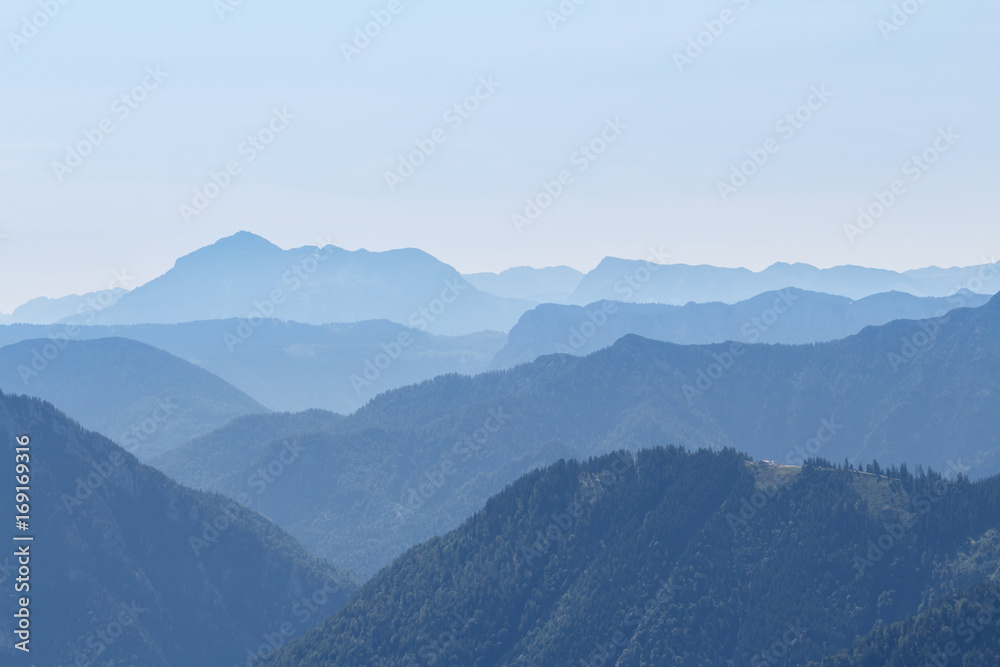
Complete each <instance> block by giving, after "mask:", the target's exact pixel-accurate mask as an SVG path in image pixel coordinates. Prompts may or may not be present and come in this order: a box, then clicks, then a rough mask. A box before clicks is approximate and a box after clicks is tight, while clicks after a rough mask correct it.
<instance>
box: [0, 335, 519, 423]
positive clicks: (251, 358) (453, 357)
mask: <svg viewBox="0 0 1000 667" xmlns="http://www.w3.org/2000/svg"><path fill="white" fill-rule="evenodd" d="M67 330H68V327H67V325H65V324H62V325H49V326H36V325H9V326H6V327H0V346H3V345H6V344H11V343H15V342H19V341H23V340H28V339H35V338H54V339H56V340H61V339H65V338H67V337H68V336H67ZM69 330H70V331H71V332H72V335H73V339H74V340H89V339H95V338H109V337H121V338H128V339H131V340H137V341H140V342H143V343H146V344H148V345H152V346H154V347H157V348H159V349H161V350H164V351H166V352H169V353H170V354H173V355H175V356H177V357H180V358H181V359H185V360H187V361H189V362H191V363H193V364H195V365H197V366H200V367H201V368H204V369H205V370H207V371H210V372H211V373H213V374H215V375H217V376H219V377H220V378H222V379H223V380H225V381H226V382H228V383H230V384H232V385H233V386H234V387H236V388H238V389H239V390H240V391H243V392H245V393H246V394H248V395H249V396H252V397H253V398H254V399H255V400H256V401H258V402H260V403H261V404H263V405H264V406H266V407H267V408H270V409H273V410H288V411H301V410H307V409H310V408H318V409H326V410H332V411H335V412H343V413H346V412H353V411H354V410H356V409H358V408H359V407H361V406H362V405H364V404H365V403H366V402H368V401H369V400H370V399H371V398H372V397H374V396H376V395H377V394H379V393H381V392H383V391H387V390H389V389H395V388H397V387H402V386H405V385H409V384H414V383H417V382H421V381H423V380H427V379H430V378H432V377H435V376H437V375H442V374H446V373H463V374H470V375H471V374H475V373H479V372H482V371H484V370H486V368H487V367H488V366H489V363H490V361H491V359H492V358H493V357H494V356H495V355H496V353H497V352H498V351H499V350H500V349H501V348H502V347H503V345H504V342H505V341H506V339H507V337H506V336H505V335H504V334H502V333H498V332H490V331H485V332H479V333H475V334H467V335H465V336H434V335H432V334H428V333H425V332H422V331H420V330H419V329H411V328H408V327H405V326H403V325H401V324H396V323H394V322H388V321H385V320H378V321H368V322H359V323H357V324H331V325H322V326H320V325H311V324H300V323H297V322H283V321H280V320H273V319H270V320H261V321H257V322H255V323H254V326H250V325H248V324H247V323H246V322H245V321H243V320H212V321H203V322H189V323H183V324H143V325H123V326H79V327H75V326H73V327H71V328H70V329H69Z"/></svg>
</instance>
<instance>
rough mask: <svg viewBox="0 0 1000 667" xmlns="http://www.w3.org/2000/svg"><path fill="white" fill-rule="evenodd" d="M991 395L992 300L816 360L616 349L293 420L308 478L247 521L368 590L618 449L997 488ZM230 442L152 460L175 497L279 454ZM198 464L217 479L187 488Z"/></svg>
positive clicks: (218, 485)
mask: <svg viewBox="0 0 1000 667" xmlns="http://www.w3.org/2000/svg"><path fill="white" fill-rule="evenodd" d="M998 378H1000V297H997V298H994V299H993V300H991V301H990V302H989V303H988V304H987V305H985V306H982V307H980V308H964V309H957V310H954V311H952V312H950V313H949V314H947V315H945V316H944V317H943V318H941V319H935V320H925V321H897V322H893V323H890V324H888V325H885V326H882V327H869V328H866V329H865V330H864V331H862V332H861V333H859V334H857V335H855V336H852V337H850V338H847V339H844V340H840V341H834V342H829V343H821V344H811V345H800V346H788V345H742V344H730V343H726V344H720V345H707V346H682V345H676V344H670V343H662V342H657V341H651V340H648V339H643V338H640V337H638V336H626V337H625V338H623V339H622V340H620V341H618V342H617V343H616V344H615V345H613V346H612V347H609V348H607V349H604V350H602V351H600V352H597V353H594V354H591V355H589V356H587V357H582V358H581V357H575V356H570V355H549V356H545V357H541V358H539V359H538V360H536V361H535V362H533V363H530V364H525V365H522V366H518V367H516V368H514V369H511V370H507V371H502V372H491V373H485V374H482V375H479V376H476V377H472V378H469V377H461V376H455V375H452V376H443V377H439V378H435V379H434V380H431V381H428V382H424V383H421V384H419V385H416V386H412V387H406V388H403V389H397V390H393V391H390V392H387V393H385V394H383V395H381V396H379V397H377V398H375V399H374V400H372V401H371V402H370V403H369V404H367V405H366V406H365V407H364V408H362V409H361V410H359V411H357V412H356V413H354V414H352V415H350V416H348V417H347V418H346V419H344V420H342V421H339V422H337V423H336V424H335V425H333V426H331V427H330V428H327V429H321V430H320V429H317V428H316V426H315V424H314V420H313V419H311V418H310V419H309V424H308V425H306V426H303V427H302V428H301V429H299V431H300V433H301V434H302V438H303V441H304V442H306V443H307V444H308V447H307V449H308V451H307V453H305V454H304V455H303V459H304V460H305V461H307V462H308V464H307V465H303V466H299V467H296V468H295V469H294V470H293V471H290V472H289V473H288V474H286V475H285V476H284V477H283V478H282V479H281V480H279V481H278V482H277V483H276V484H275V485H273V487H271V488H269V489H268V493H267V494H266V496H265V497H263V498H262V499H261V502H260V504H259V506H258V509H259V510H260V511H261V512H262V513H264V514H265V515H266V516H269V517H271V518H272V519H273V520H275V521H276V522H278V523H279V524H280V525H282V526H283V527H285V528H286V529H288V530H289V532H291V533H292V534H293V535H295V536H296V537H297V538H298V539H299V540H301V541H302V542H303V544H305V545H306V546H307V547H308V548H310V549H312V550H313V551H314V552H315V553H318V554H321V555H323V556H324V557H326V558H328V559H330V560H331V561H333V562H336V563H338V564H340V565H342V566H344V567H348V568H350V569H352V570H354V571H357V572H360V573H363V574H368V575H370V574H372V573H373V572H374V571H376V570H377V569H378V568H379V567H381V566H384V565H387V564H389V563H390V562H391V560H392V559H393V558H394V557H395V556H396V555H398V554H400V553H402V552H403V551H404V550H405V549H406V548H408V547H410V546H412V545H414V544H418V543H420V542H422V541H424V540H427V539H429V538H431V537H433V536H434V535H439V534H441V533H443V532H445V531H447V530H450V529H452V528H454V527H455V526H458V525H459V524H460V523H461V522H462V521H463V520H464V519H465V518H466V517H468V516H470V515H471V514H472V513H474V512H476V511H477V510H478V509H479V508H481V507H482V505H483V503H484V502H485V501H486V499H487V498H489V497H490V496H491V495H493V494H495V493H497V492H499V491H500V490H502V489H503V488H504V486H505V485H507V484H509V483H510V482H512V481H514V480H515V479H517V478H518V477H519V476H521V475H523V474H525V473H527V472H529V471H530V470H532V469H534V468H536V467H540V466H544V465H549V464H551V463H553V462H555V461H557V460H559V459H560V458H570V457H575V458H586V457H589V456H593V455H600V454H603V453H606V452H608V451H611V450H613V449H616V448H622V447H624V448H629V449H633V450H634V449H638V448H642V447H649V446H658V445H663V444H678V445H683V446H688V447H692V448H694V447H713V448H716V449H719V448H723V447H733V448H736V449H738V450H740V451H746V452H749V453H750V454H752V455H753V456H755V457H758V458H761V459H772V460H776V461H779V462H788V463H800V462H801V461H802V460H804V459H805V458H808V457H810V456H814V455H820V456H823V457H827V458H830V459H831V460H837V461H842V460H844V459H849V460H850V461H852V462H855V463H858V462H861V461H871V460H873V459H877V460H878V461H880V462H881V463H883V464H885V465H889V464H897V465H898V464H900V463H906V462H910V463H912V462H922V463H924V464H925V465H927V464H929V465H932V466H934V467H935V468H938V469H943V468H946V467H948V466H949V465H961V466H963V469H967V470H968V474H969V475H970V476H972V477H974V478H979V477H985V476H988V475H992V474H995V473H997V472H998V471H1000V435H998V433H997V428H996V426H997V414H1000V379H998ZM294 418H295V417H294V416H293V417H288V416H283V417H281V419H282V421H283V426H282V428H285V429H286V430H287V431H288V432H294V431H295V428H294V426H289V424H288V421H287V420H289V419H294ZM261 419H262V420H264V421H267V419H268V417H262V418H261ZM241 442H242V441H241V439H240V437H234V435H233V434H232V433H231V432H229V431H220V432H217V433H215V434H211V435H209V436H207V437H205V438H203V439H201V440H200V441H199V442H198V443H197V444H194V445H186V446H184V447H182V448H178V449H177V450H175V451H174V452H172V453H171V454H170V455H168V456H167V457H165V458H167V459H171V462H170V463H169V468H168V469H169V470H171V472H172V474H173V475H175V476H176V478H177V479H178V480H180V481H182V482H184V483H192V484H200V485H202V486H203V487H204V488H209V489H211V490H214V491H219V492H223V493H227V494H230V495H232V494H235V493H238V492H239V491H240V490H241V489H242V488H243V486H244V485H245V480H246V478H247V476H248V475H250V474H252V473H253V471H254V470H257V469H259V468H260V466H261V465H262V464H263V463H265V462H266V461H267V460H269V459H271V458H273V456H275V453H276V452H280V451H281V449H282V447H283V444H282V442H280V441H275V442H272V443H271V444H270V445H266V446H265V453H264V454H259V453H258V452H259V451H260V450H259V449H258V445H254V447H253V448H252V452H251V453H250V454H249V455H248V456H239V454H238V453H239V446H240V443H241ZM220 452H224V453H225V454H222V455H220ZM210 460H216V461H222V462H224V464H225V465H228V473H225V469H224V468H223V467H216V468H214V470H215V471H216V474H217V475H218V476H217V477H216V478H215V479H213V480H206V479H205V478H204V477H201V476H200V474H199V472H198V471H199V470H201V469H204V468H206V467H208V466H209V465H210V464H209V463H208V461H210ZM164 465H165V466H166V464H165V463H164Z"/></svg>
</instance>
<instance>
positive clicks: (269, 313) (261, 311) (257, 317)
mask: <svg viewBox="0 0 1000 667" xmlns="http://www.w3.org/2000/svg"><path fill="white" fill-rule="evenodd" d="M320 243H324V241H323V240H320ZM330 245H331V244H329V243H324V245H322V246H320V247H319V250H320V252H318V253H316V254H311V255H305V256H304V257H301V258H299V259H298V260H297V261H296V262H295V263H294V264H292V266H291V267H289V269H288V270H287V271H285V272H284V273H283V274H282V275H281V284H280V285H278V286H276V287H275V288H274V289H273V290H271V292H270V293H269V294H268V295H267V296H266V297H264V298H263V299H262V300H260V301H254V302H253V304H252V305H253V310H251V311H250V313H249V314H248V315H247V316H246V317H245V318H242V319H240V320H239V322H238V323H237V325H236V329H235V331H233V332H228V331H227V332H225V333H223V334H222V342H224V343H225V344H226V349H227V350H229V353H230V354H232V353H233V352H235V351H236V348H237V347H238V346H240V345H242V344H243V343H245V342H247V341H248V340H250V338H251V337H252V336H253V335H254V334H255V333H256V332H257V330H258V329H259V328H261V327H262V326H264V322H266V321H267V320H269V319H271V318H273V317H274V316H275V314H277V312H278V310H279V309H280V308H281V307H282V306H283V305H285V303H286V302H287V301H288V297H289V296H290V295H291V294H294V293H295V292H297V291H298V290H299V289H301V288H302V286H303V285H305V284H306V283H307V282H308V281H309V279H310V277H311V276H312V275H313V274H314V273H316V272H317V271H319V269H320V266H321V265H322V264H323V262H325V261H326V260H328V259H329V258H330V256H331V255H333V250H331V249H330V247H329V246H330Z"/></svg>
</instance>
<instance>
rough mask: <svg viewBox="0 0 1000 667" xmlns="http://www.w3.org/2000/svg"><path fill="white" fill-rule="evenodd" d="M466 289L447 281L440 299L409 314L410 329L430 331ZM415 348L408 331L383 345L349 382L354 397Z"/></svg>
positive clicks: (455, 282) (463, 284)
mask: <svg viewBox="0 0 1000 667" xmlns="http://www.w3.org/2000/svg"><path fill="white" fill-rule="evenodd" d="M467 289H469V286H468V284H465V283H460V282H458V281H457V280H455V279H452V278H449V279H448V280H445V281H444V289H443V290H441V295H440V296H438V297H437V298H435V299H432V300H431V301H430V302H429V303H428V304H427V305H425V306H422V307H420V308H419V309H417V310H415V311H413V312H412V313H410V317H409V319H408V322H409V325H410V327H411V328H414V329H419V330H420V331H427V329H428V327H430V325H431V324H433V323H434V322H436V321H437V320H439V319H440V318H441V317H442V316H443V315H444V314H445V313H446V312H447V311H448V308H449V307H450V306H451V305H452V304H453V303H455V302H456V301H458V299H459V298H461V296H462V294H463V293H464V292H465V291H466V290H467ZM412 345H413V336H412V335H411V334H410V333H409V332H406V331H400V332H399V334H397V335H396V338H395V339H394V340H391V341H389V342H388V343H382V344H381V345H380V347H381V349H382V351H381V352H378V353H376V354H375V355H374V356H373V357H368V358H367V359H365V361H364V364H362V366H363V368H362V370H361V373H360V374H358V373H354V374H352V375H351V377H350V378H349V380H350V382H351V387H353V388H354V393H355V395H357V396H360V395H361V391H362V390H363V389H367V388H368V387H371V386H372V385H373V384H374V383H375V382H377V381H378V379H379V378H381V377H382V375H383V374H385V372H386V371H388V370H389V368H390V367H391V366H392V365H393V364H394V363H395V362H396V361H398V360H399V359H400V358H401V357H402V356H403V354H404V353H405V352H406V350H408V349H409V348H410V346H412Z"/></svg>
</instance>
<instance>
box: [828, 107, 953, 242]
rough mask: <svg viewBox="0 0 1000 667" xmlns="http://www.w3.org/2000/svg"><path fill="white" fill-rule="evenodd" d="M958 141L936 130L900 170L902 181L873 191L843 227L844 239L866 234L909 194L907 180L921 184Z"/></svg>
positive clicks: (946, 130) (947, 130)
mask: <svg viewBox="0 0 1000 667" xmlns="http://www.w3.org/2000/svg"><path fill="white" fill-rule="evenodd" d="M959 139H961V135H959V134H955V132H954V130H952V129H951V127H950V126H949V127H947V128H943V127H942V128H939V129H938V132H937V136H936V137H934V141H933V142H931V145H930V146H928V147H927V148H925V149H924V150H923V151H921V152H920V153H916V154H914V155H912V156H911V157H910V158H909V159H908V160H907V161H906V162H904V163H903V166H902V167H900V169H901V171H902V176H903V178H897V179H895V180H893V181H892V183H890V184H889V187H888V188H886V189H885V190H876V191H875V193H874V197H873V198H872V200H871V201H870V202H869V203H868V204H867V205H865V206H862V207H860V208H859V209H858V217H857V220H856V221H855V222H854V223H846V224H845V225H844V235H845V236H847V240H848V241H850V242H851V243H852V244H853V243H855V242H856V241H857V239H858V237H859V236H863V235H865V234H866V233H868V231H869V230H870V229H871V228H872V227H874V226H875V225H876V224H877V223H878V222H879V221H880V220H881V219H882V218H883V217H885V215H886V214H887V213H888V212H889V211H890V209H892V207H893V206H895V205H896V203H897V202H898V201H899V200H900V199H902V198H903V197H904V196H906V194H907V193H908V192H909V186H908V185H907V181H909V183H917V182H918V181H920V179H921V178H923V177H924V175H925V174H926V173H927V172H928V171H930V169H931V167H933V166H934V165H935V164H937V162H938V160H940V159H941V157H942V156H943V155H944V154H945V153H947V152H948V151H950V150H951V149H952V148H953V147H954V146H955V144H956V143H957V142H958V140H959Z"/></svg>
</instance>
